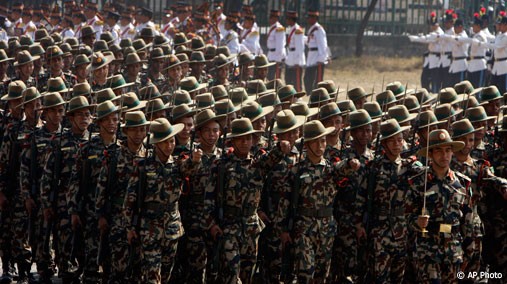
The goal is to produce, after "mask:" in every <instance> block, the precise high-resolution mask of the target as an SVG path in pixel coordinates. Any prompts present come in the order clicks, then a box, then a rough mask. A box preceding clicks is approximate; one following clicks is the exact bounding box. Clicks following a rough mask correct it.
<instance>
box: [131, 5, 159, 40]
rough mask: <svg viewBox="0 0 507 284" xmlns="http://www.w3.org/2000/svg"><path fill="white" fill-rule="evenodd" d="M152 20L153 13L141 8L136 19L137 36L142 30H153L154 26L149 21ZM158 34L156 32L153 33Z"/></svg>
mask: <svg viewBox="0 0 507 284" xmlns="http://www.w3.org/2000/svg"><path fill="white" fill-rule="evenodd" d="M152 18H153V11H152V10H150V9H148V8H141V9H140V10H139V11H138V12H137V19H138V20H139V23H138V25H137V26H136V32H137V35H140V34H141V31H142V30H143V29H144V28H152V29H154V30H155V24H154V23H153V22H152V21H151V19H152ZM155 33H156V34H158V32H157V31H155Z"/></svg>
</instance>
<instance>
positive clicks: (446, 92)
mask: <svg viewBox="0 0 507 284" xmlns="http://www.w3.org/2000/svg"><path fill="white" fill-rule="evenodd" d="M465 96H466V94H460V95H458V94H457V93H456V90H454V89H453V88H444V89H442V90H440V94H439V97H440V103H441V104H451V105H454V104H458V103H461V102H463V98H464V97H465Z"/></svg>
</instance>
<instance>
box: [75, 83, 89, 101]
mask: <svg viewBox="0 0 507 284" xmlns="http://www.w3.org/2000/svg"><path fill="white" fill-rule="evenodd" d="M92 93H93V92H92V87H91V86H90V84H88V82H84V83H78V84H75V85H74V88H72V97H77V96H85V95H88V96H89V95H91V94H92Z"/></svg>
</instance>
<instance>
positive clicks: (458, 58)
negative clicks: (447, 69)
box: [452, 56, 467, 60]
mask: <svg viewBox="0 0 507 284" xmlns="http://www.w3.org/2000/svg"><path fill="white" fill-rule="evenodd" d="M462 59H467V57H466V56H460V57H453V58H452V60H462Z"/></svg>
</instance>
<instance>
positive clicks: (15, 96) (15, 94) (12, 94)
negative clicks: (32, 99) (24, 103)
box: [8, 91, 23, 98]
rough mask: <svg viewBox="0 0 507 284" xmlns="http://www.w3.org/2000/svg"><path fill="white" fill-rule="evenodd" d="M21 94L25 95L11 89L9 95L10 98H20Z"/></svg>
mask: <svg viewBox="0 0 507 284" xmlns="http://www.w3.org/2000/svg"><path fill="white" fill-rule="evenodd" d="M21 96H23V93H18V92H14V91H10V92H9V95H8V97H9V98H18V97H21Z"/></svg>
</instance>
